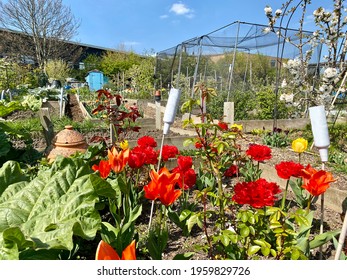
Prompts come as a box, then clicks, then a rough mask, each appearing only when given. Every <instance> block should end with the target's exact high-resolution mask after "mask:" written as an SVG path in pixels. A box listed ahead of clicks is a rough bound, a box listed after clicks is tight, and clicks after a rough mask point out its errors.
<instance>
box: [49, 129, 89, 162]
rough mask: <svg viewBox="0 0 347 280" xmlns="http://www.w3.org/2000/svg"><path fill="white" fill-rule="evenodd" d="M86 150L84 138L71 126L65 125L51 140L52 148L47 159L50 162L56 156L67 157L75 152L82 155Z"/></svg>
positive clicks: (86, 145)
mask: <svg viewBox="0 0 347 280" xmlns="http://www.w3.org/2000/svg"><path fill="white" fill-rule="evenodd" d="M87 149H88V144H87V142H86V140H85V138H84V136H83V135H82V134H81V133H79V132H78V131H76V130H74V129H73V127H72V126H71V125H67V126H65V129H63V130H62V131H60V132H59V133H57V135H56V136H55V137H54V138H53V147H52V149H51V151H50V152H49V154H48V156H47V158H48V159H49V161H50V162H52V161H53V160H54V159H55V158H56V157H57V156H58V155H61V156H64V157H69V156H71V155H73V154H75V153H76V152H81V153H84V152H85V151H86V150H87Z"/></svg>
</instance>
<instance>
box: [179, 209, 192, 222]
mask: <svg viewBox="0 0 347 280" xmlns="http://www.w3.org/2000/svg"><path fill="white" fill-rule="evenodd" d="M191 214H192V211H190V210H188V209H184V210H183V211H182V212H181V215H180V216H179V220H180V222H182V221H184V220H185V219H187V218H189V216H190V215H191Z"/></svg>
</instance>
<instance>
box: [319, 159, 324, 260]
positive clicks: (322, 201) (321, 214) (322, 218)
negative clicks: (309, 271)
mask: <svg viewBox="0 0 347 280" xmlns="http://www.w3.org/2000/svg"><path fill="white" fill-rule="evenodd" d="M322 170H324V162H322ZM323 226H324V193H322V194H321V198H320V227H319V233H320V234H323ZM319 259H320V260H321V259H323V245H321V246H319Z"/></svg>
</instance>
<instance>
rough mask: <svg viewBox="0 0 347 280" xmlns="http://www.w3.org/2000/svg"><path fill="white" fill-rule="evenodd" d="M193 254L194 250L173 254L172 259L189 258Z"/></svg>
mask: <svg viewBox="0 0 347 280" xmlns="http://www.w3.org/2000/svg"><path fill="white" fill-rule="evenodd" d="M193 255H194V252H187V253H183V254H177V255H176V256H174V258H173V260H190V259H191V258H192V256H193Z"/></svg>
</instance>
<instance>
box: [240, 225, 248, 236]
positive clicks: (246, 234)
mask: <svg viewBox="0 0 347 280" xmlns="http://www.w3.org/2000/svg"><path fill="white" fill-rule="evenodd" d="M249 233H250V230H249V228H248V227H247V226H244V227H242V228H241V230H240V235H241V236H242V237H247V236H248V235H249Z"/></svg>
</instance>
